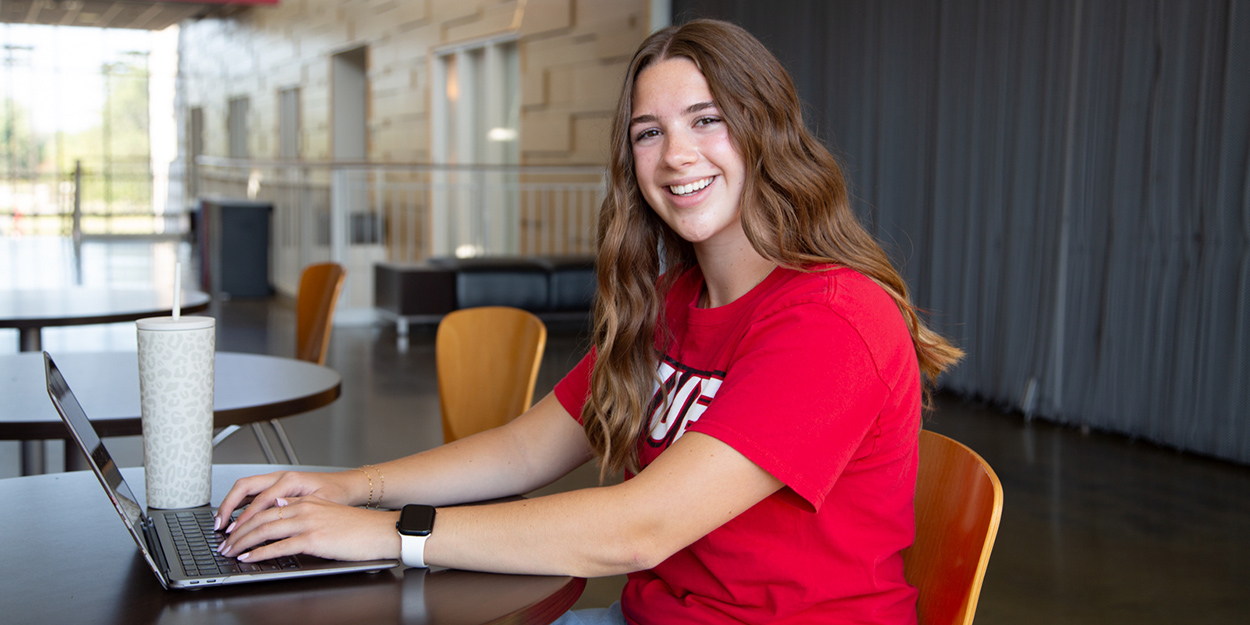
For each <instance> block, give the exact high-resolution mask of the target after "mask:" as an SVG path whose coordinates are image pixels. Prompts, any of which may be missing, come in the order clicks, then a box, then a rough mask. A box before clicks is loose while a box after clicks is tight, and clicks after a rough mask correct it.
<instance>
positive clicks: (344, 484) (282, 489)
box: [213, 471, 364, 534]
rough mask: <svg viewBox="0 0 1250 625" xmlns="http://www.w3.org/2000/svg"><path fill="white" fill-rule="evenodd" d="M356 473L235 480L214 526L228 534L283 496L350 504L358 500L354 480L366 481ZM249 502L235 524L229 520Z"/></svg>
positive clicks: (290, 474) (288, 474)
mask: <svg viewBox="0 0 1250 625" xmlns="http://www.w3.org/2000/svg"><path fill="white" fill-rule="evenodd" d="M355 473H357V472H356V471H343V472H339V473H297V472H293V471H283V472H279V473H268V474H266V475H256V476H253V477H245V478H243V479H241V480H239V481H237V482H235V483H234V487H233V488H231V489H230V492H229V493H226V498H225V499H223V500H222V501H221V505H220V506H219V507H218V508H217V517H216V518H215V519H214V520H213V529H215V530H221V529H225V531H226V533H227V534H229V533H231V532H233V531H234V529H235V526H236V525H238V526H242V525H243V524H245V523H247V522H248V521H250V520H251V519H252V518H253V517H255V516H256V515H258V514H260V513H261V512H264V511H265V510H268V509H270V508H272V507H273V506H274V504H275V502H276V501H277V500H278V498H280V497H281V498H286V499H288V500H289V499H290V498H292V497H308V496H315V497H318V498H320V499H323V500H325V501H331V502H335V503H340V504H347V505H350V504H353V503H356V502H354V501H353V500H352V499H353V498H352V494H351V493H352V490H351V486H352V480H353V479H356V480H361V481H363V479H364V478H362V477H360V476H359V475H354V474H355ZM247 501H250V502H251V505H249V506H248V508H247V509H246V510H244V511H243V512H241V513H240V514H239V518H238V520H237V521H236V522H235V523H230V516H231V515H232V514H234V510H235V508H238V507H239V506H240V505H242V504H243V503H244V502H247Z"/></svg>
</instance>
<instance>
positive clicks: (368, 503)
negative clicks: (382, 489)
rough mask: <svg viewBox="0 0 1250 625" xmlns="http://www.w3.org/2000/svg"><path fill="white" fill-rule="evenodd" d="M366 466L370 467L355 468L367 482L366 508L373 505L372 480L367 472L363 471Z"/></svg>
mask: <svg viewBox="0 0 1250 625" xmlns="http://www.w3.org/2000/svg"><path fill="white" fill-rule="evenodd" d="M368 466H371V465H367V464H366V465H365V466H364V467H356V470H357V471H360V472H361V473H364V474H365V479H366V480H369V501H367V502H365V507H366V508H368V507H369V506H371V505H373V478H372V477H371V476H370V475H369V472H368V471H366V470H365V467H368Z"/></svg>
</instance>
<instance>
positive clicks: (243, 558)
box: [239, 551, 252, 562]
mask: <svg viewBox="0 0 1250 625" xmlns="http://www.w3.org/2000/svg"><path fill="white" fill-rule="evenodd" d="M251 557H252V552H250V551H249V552H247V553H243V554H239V562H247V560H248V558H251Z"/></svg>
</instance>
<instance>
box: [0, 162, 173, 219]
mask: <svg viewBox="0 0 1250 625" xmlns="http://www.w3.org/2000/svg"><path fill="white" fill-rule="evenodd" d="M167 180H168V176H167V175H166V174H164V173H158V172H154V171H153V170H152V167H151V165H150V163H149V162H148V161H146V160H144V161H136V162H127V161H113V162H109V163H105V164H87V165H84V164H83V163H81V162H79V163H76V164H75V168H74V169H73V170H69V171H50V172H49V171H24V172H7V175H4V176H3V177H0V236H21V235H58V236H71V235H72V236H75V237H81V236H83V235H86V236H110V235H123V236H127V235H163V234H180V233H182V232H185V231H186V227H187V220H186V216H185V214H184V213H183V212H181V211H176V212H173V213H166V212H165V211H164V210H163V207H164V206H165V202H164V201H163V199H164V198H161V197H158V195H159V194H160V193H161V192H162V191H163V190H164V189H166V188H167V185H166V181H167ZM154 199H155V200H162V201H154Z"/></svg>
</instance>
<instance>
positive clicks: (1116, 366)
mask: <svg viewBox="0 0 1250 625" xmlns="http://www.w3.org/2000/svg"><path fill="white" fill-rule="evenodd" d="M673 9H674V22H675V23H679V22H683V21H686V20H688V19H690V18H692V17H696V16H701V17H720V18H723V19H729V20H731V21H734V22H737V23H739V24H741V25H742V26H744V27H746V28H747V29H748V30H751V31H752V32H753V33H755V34H756V36H758V37H759V38H760V39H761V40H762V41H764V43H765V44H766V45H768V46H769V47H770V49H772V50H773V51H774V52H775V53H776V54H777V55H778V57H779V58H781V60H782V62H783V63H785V64H786V66H787V67H788V68H789V69H790V70H791V72H792V74H793V75H794V77H795V82H796V85H797V87H798V89H799V91H800V95H801V96H802V97H803V98H804V100H805V101H806V102H807V104H808V107H809V109H808V116H807V118H808V119H807V121H808V124H809V126H811V127H812V128H813V129H814V130H816V132H817V133H818V134H819V135H820V136H821V137H822V138H823V139H824V140H825V141H826V142H827V144H828V145H829V146H830V148H831V149H832V150H833V152H834V153H835V155H838V156H839V157H840V158H841V159H842V160H843V162H844V163H845V165H846V169H847V173H848V175H849V176H850V178H851V181H852V185H853V190H854V193H855V196H856V197H855V201H856V208H857V209H858V210H859V212H860V214H861V215H862V216H863V217H864V219H865V221H866V222H867V223H868V224H869V225H870V227H871V228H872V229H873V231H874V232H875V233H876V234H877V236H878V237H879V238H880V239H881V240H882V241H883V243H884V244H885V245H886V247H887V249H888V251H890V252H891V255H892V257H893V258H894V259H895V261H896V263H897V265H898V266H899V267H901V269H902V270H903V272H904V275H905V276H906V278H907V280H908V283H909V284H910V285H911V286H912V289H913V293H914V296H915V299H916V301H917V302H918V303H919V305H920V306H922V307H923V308H925V309H926V310H928V311H930V317H929V318H930V321H931V322H932V324H933V325H934V326H935V327H936V328H938V329H939V330H941V331H942V332H943V333H945V334H946V335H947V336H949V337H951V338H953V339H955V340H956V341H958V343H959V344H960V345H961V346H962V347H963V348H964V349H966V350H967V352H968V358H967V359H966V360H965V361H964V362H963V363H962V364H960V365H959V367H958V368H957V369H956V370H954V371H953V372H951V373H949V374H948V375H946V376H945V377H944V379H943V380H942V384H943V386H944V387H946V388H948V389H951V390H954V391H957V392H960V393H964V394H967V395H971V396H976V397H980V398H983V399H986V400H989V401H993V402H998V403H1001V404H1004V405H1007V406H1010V407H1014V408H1018V409H1020V410H1022V411H1024V412H1025V413H1027V414H1031V415H1038V416H1042V417H1045V418H1049V419H1052V420H1055V421H1059V422H1064V423H1072V424H1080V425H1088V426H1091V427H1093V428H1096V429H1102V430H1108V431H1114V432H1121V433H1124V434H1127V435H1129V436H1133V437H1141V438H1145V439H1148V440H1151V441H1155V442H1158V443H1160V444H1163V445H1166V446H1171V447H1176V448H1180V449H1185V450H1190V451H1194V452H1198V453H1202V454H1209V455H1213V456H1218V457H1221V458H1226V459H1231V460H1236V461H1239V462H1250V408H1248V406H1250V301H1248V299H1250V175H1248V173H1250V172H1248V168H1250V0H1218V1H1217V0H1207V1H1204V0H1158V1H1149V0H1083V1H1082V0H1067V1H1060V0H1050V1H1044V0H1032V1H1028V0H1013V1H1009V2H1008V1H993V0H981V1H977V0H910V1H905V0H880V1H879V0H830V1H827V2H825V1H817V0H812V1H800V0H771V1H769V2H753V1H746V0H738V1H714V0H705V1H697V0H674V1H673Z"/></svg>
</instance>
